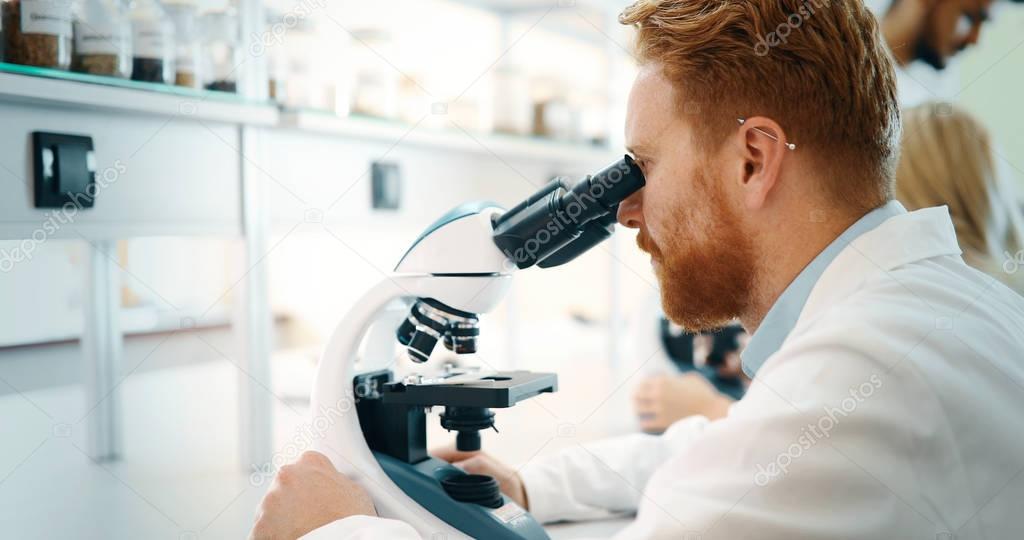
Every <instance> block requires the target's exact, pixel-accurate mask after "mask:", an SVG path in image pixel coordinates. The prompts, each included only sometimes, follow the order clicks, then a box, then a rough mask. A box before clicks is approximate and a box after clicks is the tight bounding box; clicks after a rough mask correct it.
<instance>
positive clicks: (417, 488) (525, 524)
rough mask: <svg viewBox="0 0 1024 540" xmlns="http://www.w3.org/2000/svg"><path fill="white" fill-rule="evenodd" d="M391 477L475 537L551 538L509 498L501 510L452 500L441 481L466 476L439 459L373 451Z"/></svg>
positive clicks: (504, 539)
mask: <svg viewBox="0 0 1024 540" xmlns="http://www.w3.org/2000/svg"><path fill="white" fill-rule="evenodd" d="M374 456H375V457H376V458H377V462H378V463H380V466H381V468H382V469H384V473H385V474H387V475H388V478H390V479H391V481H392V482H394V483H395V485H397V486H398V487H399V488H401V489H402V491H404V492H405V493H406V495H408V496H409V497H411V498H412V499H413V500H415V501H416V502H417V503H419V505H420V506H422V507H423V508H425V509H426V510H427V511H429V512H430V513H431V514H434V515H435V516H437V517H438V518H440V519H441V520H443V521H444V522H445V523H448V524H449V525H451V526H452V527H455V528H456V529H458V530H460V531H462V532H464V533H466V534H467V535H469V536H471V537H473V538H488V539H490V538H494V539H497V540H547V539H548V538H549V537H548V535H547V533H546V532H544V528H543V527H542V526H541V525H540V523H537V520H535V519H534V518H533V516H532V515H530V513H529V512H527V511H526V510H524V509H523V508H522V507H520V506H519V505H518V504H516V503H515V502H513V501H511V500H510V499H509V498H508V497H505V496H504V495H502V501H503V504H502V505H501V506H500V507H499V508H488V507H486V506H481V505H479V504H473V503H464V502H459V501H456V500H455V499H452V498H451V497H450V496H449V495H448V494H447V493H446V492H445V490H444V488H443V487H441V481H442V480H444V479H446V478H450V477H453V476H459V475H465V474H466V473H465V472H463V471H462V469H459V468H458V467H455V466H453V465H451V464H449V463H446V462H444V461H441V460H439V459H436V458H427V459H426V460H424V461H421V462H419V463H417V464H415V465H410V464H408V463H405V462H404V461H400V460H398V459H395V458H393V457H391V456H389V455H387V454H382V453H380V452H374Z"/></svg>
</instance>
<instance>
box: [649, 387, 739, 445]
mask: <svg viewBox="0 0 1024 540" xmlns="http://www.w3.org/2000/svg"><path fill="white" fill-rule="evenodd" d="M732 402H733V400H732V399H731V398H730V397H728V396H726V395H724V394H721V393H719V392H718V391H717V390H715V387H714V386H712V384H711V383H710V382H708V380H707V379H705V378H704V377H703V376H702V375H700V374H698V373H686V374H684V375H658V376H655V377H651V378H650V379H647V380H645V381H643V382H642V383H640V385H639V386H638V387H637V389H636V393H635V394H634V395H633V403H634V406H635V408H636V413H637V416H638V417H639V418H640V427H641V429H643V430H644V431H648V432H662V431H665V430H666V429H668V427H669V426H670V425H672V424H673V423H674V422H676V421H677V420H679V419H681V418H685V417H687V416H692V415H695V414H699V415H702V416H706V417H708V418H709V419H711V420H717V419H719V418H724V417H725V415H726V413H727V412H728V410H729V405H731V404H732Z"/></svg>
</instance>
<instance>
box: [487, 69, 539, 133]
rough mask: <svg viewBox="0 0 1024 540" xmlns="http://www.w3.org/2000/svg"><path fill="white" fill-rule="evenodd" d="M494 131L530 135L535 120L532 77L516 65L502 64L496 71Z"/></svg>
mask: <svg viewBox="0 0 1024 540" xmlns="http://www.w3.org/2000/svg"><path fill="white" fill-rule="evenodd" d="M494 79H495V80H494V111H493V117H494V131H495V132H496V133H503V134H507V135H529V134H530V132H531V121H532V120H533V102H532V101H530V79H529V78H528V77H527V75H526V73H525V72H524V71H523V70H521V69H520V68H518V67H515V66H502V67H499V68H498V69H497V70H495V73H494Z"/></svg>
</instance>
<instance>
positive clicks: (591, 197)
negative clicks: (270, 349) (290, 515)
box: [311, 156, 644, 540]
mask: <svg viewBox="0 0 1024 540" xmlns="http://www.w3.org/2000/svg"><path fill="white" fill-rule="evenodd" d="M643 186H644V177H643V174H642V172H641V171H640V168H639V167H638V166H637V165H636V163H635V162H634V161H633V160H632V159H631V158H630V157H629V156H625V157H624V158H623V159H621V160H619V161H617V162H615V163H613V164H611V165H609V166H608V167H606V168H604V169H602V170H601V171H600V172H598V173H596V174H594V175H592V176H587V177H585V178H583V179H582V180H580V181H579V182H577V183H575V184H572V185H570V184H569V183H567V182H566V181H565V180H564V179H558V178H556V179H554V180H552V181H551V182H550V183H548V184H547V185H545V186H544V187H543V188H541V189H540V190H539V191H537V192H536V193H535V194H533V195H532V196H530V197H529V198H528V199H526V200H524V201H523V202H521V203H520V204H518V205H517V206H515V207H514V208H512V209H510V210H507V211H506V210H503V209H502V208H501V207H499V206H498V205H496V204H493V203H486V202H482V203H470V204H464V205H462V206H459V207H456V208H455V209H453V210H451V211H449V212H448V213H447V214H445V215H443V216H442V217H441V218H440V219H438V220H437V221H436V222H434V223H433V224H432V225H430V226H429V227H427V229H426V230H425V231H424V232H423V233H422V234H421V235H420V236H419V238H417V239H416V240H415V241H414V242H413V243H412V246H411V247H410V248H409V249H408V250H407V251H406V253H405V255H403V256H402V258H401V260H400V261H399V262H398V264H397V266H396V267H395V270H394V272H392V273H391V274H389V275H387V276H386V277H385V278H384V279H382V280H381V281H380V282H379V283H378V284H377V285H375V286H374V287H372V288H371V289H370V290H369V291H368V292H366V293H365V294H364V295H363V296H362V298H361V299H359V300H358V301H357V302H356V303H355V305H354V306H353V307H352V309H351V310H350V311H349V313H348V314H347V315H346V316H345V317H344V318H343V319H342V321H341V322H340V323H339V325H338V326H337V328H336V330H335V331H334V333H333V334H332V336H331V338H330V339H329V341H328V344H327V347H326V349H325V351H324V355H323V357H322V358H321V360H320V364H319V367H318V371H317V376H316V381H315V383H314V388H313V395H312V403H311V405H312V411H313V415H314V419H313V422H314V426H315V427H317V431H318V433H322V435H323V436H322V437H320V438H319V439H318V440H317V441H316V442H315V443H314V448H315V449H316V450H317V451H319V452H321V453H323V454H325V455H326V456H328V457H329V458H330V459H331V461H332V463H333V464H334V466H335V467H336V468H337V469H338V470H339V471H341V472H342V473H344V474H346V475H348V476H350V477H352V478H354V479H356V480H357V481H358V482H360V484H361V485H362V486H363V487H365V488H366V489H367V491H368V492H369V493H370V495H371V496H372V498H373V500H374V503H375V504H376V508H377V511H378V513H379V515H381V516H382V517H387V518H394V519H398V520H401V521H404V522H406V523H409V524H410V525H412V526H413V527H414V528H416V530H417V531H419V533H420V534H421V535H422V536H423V537H424V538H462V537H467V536H469V537H473V538H488V539H510V540H511V539H541V538H548V536H547V534H546V533H545V532H544V529H543V528H542V527H541V526H540V524H539V523H538V522H537V521H536V520H535V519H534V518H533V517H532V516H531V515H530V514H529V513H528V512H527V511H526V510H524V509H523V508H522V507H520V506H519V505H517V504H516V503H515V502H513V501H512V500H510V499H508V498H507V497H505V496H504V495H502V493H501V491H500V489H499V487H498V481H497V480H496V479H495V478H492V477H490V476H486V475H476V474H467V473H466V472H464V471H463V470H462V469H459V468H458V467H455V466H453V465H451V464H449V463H447V462H445V461H442V460H440V459H437V458H433V457H431V456H430V455H429V454H428V453H427V429H426V426H427V411H428V410H429V409H430V408H432V407H438V408H443V411H444V412H443V414H441V416H440V422H441V426H442V427H444V428H445V429H447V430H449V431H456V432H457V435H456V448H458V449H459V450H463V451H474V450H479V449H480V446H481V440H480V431H481V430H486V429H491V428H492V427H494V425H495V423H494V422H495V413H494V409H504V408H508V407H512V406H514V405H516V404H517V403H518V402H520V401H523V400H526V399H529V398H531V397H534V396H537V395H540V394H543V393H547V392H555V391H556V390H557V389H558V380H557V376H556V375H555V374H553V373H535V372H529V371H495V370H467V369H454V368H452V367H451V366H446V369H445V370H444V371H442V372H440V373H436V374H424V375H421V374H412V375H406V376H403V377H402V378H401V380H397V379H396V377H395V374H394V372H393V371H392V370H391V369H388V368H385V369H368V368H367V366H365V365H362V364H363V363H364V362H363V360H357V357H359V356H360V354H359V353H360V350H362V351H363V356H365V353H366V351H369V350H388V349H390V350H391V351H393V349H394V346H395V345H394V341H393V340H397V342H398V344H400V345H401V346H402V347H404V348H405V351H406V352H407V354H408V357H409V359H411V360H412V361H413V362H414V363H417V364H422V363H425V362H427V361H428V360H429V359H430V357H431V353H432V352H433V350H434V348H435V347H436V345H437V343H438V342H441V343H442V344H443V345H444V347H445V348H446V349H448V350H450V351H452V352H453V353H455V354H466V353H474V352H476V349H477V340H478V337H479V335H480V327H479V314H481V313H486V312H488V311H490V310H492V309H493V308H494V307H495V306H496V305H497V304H498V303H499V302H500V301H501V300H502V298H503V297H504V296H505V294H506V293H507V292H508V290H509V286H510V285H511V280H512V275H513V272H515V271H516V270H521V269H526V268H530V267H532V266H538V267H540V268H551V267H555V266H559V265H562V264H566V263H568V262H570V261H572V260H573V259H575V258H576V257H578V256H579V255H581V254H583V253H584V252H586V251H587V250H589V249H590V248H592V247H594V246H596V245H597V244H599V243H600V242H601V241H603V240H604V239H606V238H608V237H609V236H611V234H612V233H613V232H614V227H615V222H616V213H617V211H618V206H619V203H620V202H621V201H622V200H623V199H625V198H626V197H628V196H629V195H630V194H632V193H634V192H636V191H637V190H639V189H640V188H642V187H643ZM395 305H398V306H399V307H400V308H401V309H403V313H407V315H406V316H405V317H404V318H402V319H401V321H400V322H398V321H396V320H395V318H394V317H392V318H391V319H388V318H387V317H384V316H383V314H384V313H385V312H386V311H388V310H389V309H392V307H393V306H395ZM381 328H383V331H382V330H381ZM361 346H363V348H362V349H360V347H361ZM382 348H383V349H382ZM353 404H354V405H353ZM353 407H354V409H355V411H354V412H355V414H352V411H351V409H352V408H353ZM327 410H341V411H345V412H343V414H340V415H332V416H331V417H329V418H327V417H323V418H318V417H317V414H318V412H319V411H327ZM321 420H323V421H321Z"/></svg>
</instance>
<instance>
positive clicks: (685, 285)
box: [636, 176, 754, 332]
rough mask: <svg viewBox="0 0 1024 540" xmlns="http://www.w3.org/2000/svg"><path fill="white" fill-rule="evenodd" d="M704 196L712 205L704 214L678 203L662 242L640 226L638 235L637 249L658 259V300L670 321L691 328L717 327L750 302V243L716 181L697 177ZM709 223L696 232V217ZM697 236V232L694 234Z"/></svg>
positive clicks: (709, 204)
mask: <svg viewBox="0 0 1024 540" xmlns="http://www.w3.org/2000/svg"><path fill="white" fill-rule="evenodd" d="M698 186H703V189H702V190H701V191H704V192H705V193H704V194H703V196H702V197H696V198H695V200H697V201H699V200H701V199H702V198H703V199H704V200H706V201H707V205H708V207H709V208H710V209H711V210H712V212H711V215H710V218H709V219H706V220H700V221H698V220H694V219H690V216H691V215H693V214H694V212H693V211H692V210H691V211H687V210H686V209H679V210H677V211H675V212H673V215H676V216H679V219H677V220H676V221H675V222H674V223H671V224H670V225H669V226H668V227H667V228H666V230H667V233H668V234H667V235H666V238H665V239H664V240H663V241H662V244H663V245H658V244H656V243H655V242H654V241H653V240H652V239H651V237H650V235H648V234H647V232H646V231H645V230H644V228H643V227H641V228H640V234H638V235H637V237H636V243H637V245H638V246H639V247H640V249H641V250H642V251H644V252H646V253H649V254H650V255H651V257H652V258H653V259H654V261H656V262H657V263H658V264H657V266H656V267H655V273H656V275H657V277H658V283H659V284H660V286H661V305H662V308H663V309H664V310H665V315H666V316H667V317H668V318H669V319H670V320H671V321H672V322H674V323H676V324H678V325H680V326H682V327H683V328H686V329H687V330H690V331H693V332H699V331H704V330H711V329H715V328H719V327H722V326H724V325H725V324H727V323H729V322H730V321H732V320H733V319H735V318H737V317H739V316H740V315H741V314H742V313H743V312H744V311H745V310H746V308H747V306H748V305H749V302H750V294H751V290H752V286H753V272H752V265H753V263H754V254H753V248H752V247H751V243H750V240H749V239H748V238H747V237H746V236H745V235H744V234H743V232H742V231H741V230H740V225H739V220H738V219H736V215H735V213H734V212H733V211H732V209H731V208H730V207H729V206H728V205H727V204H726V202H725V198H724V196H723V193H722V186H721V183H720V182H710V181H709V178H708V177H707V176H702V177H701V178H698ZM701 221H705V222H708V223H710V225H708V227H707V230H706V231H703V234H694V233H695V231H694V230H693V229H694V227H695V224H696V223H700V222H701ZM698 237H701V238H698Z"/></svg>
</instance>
